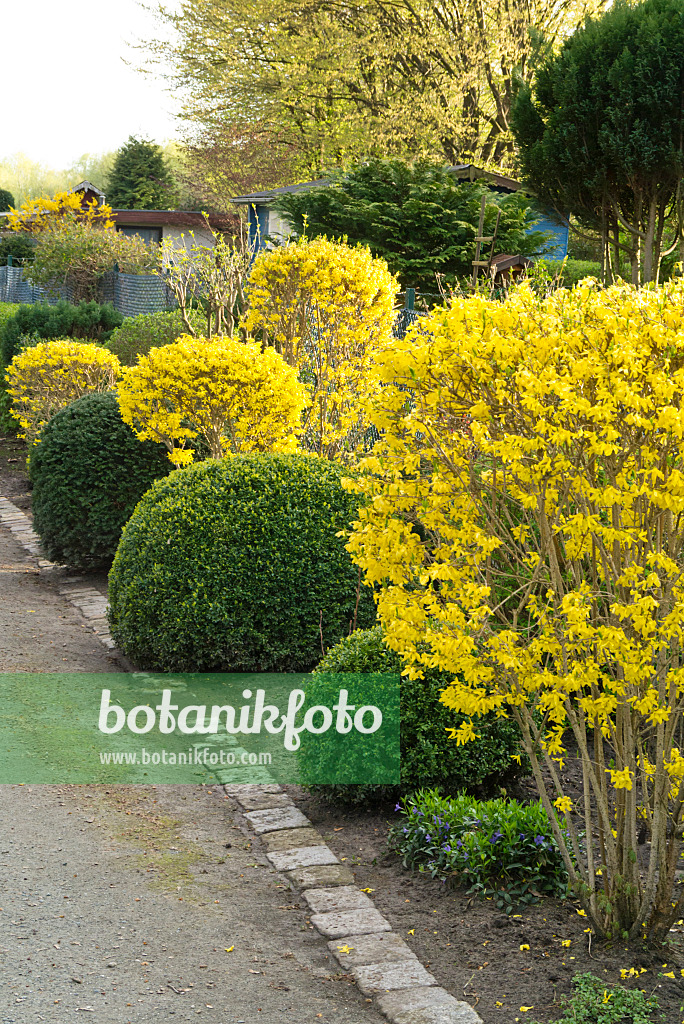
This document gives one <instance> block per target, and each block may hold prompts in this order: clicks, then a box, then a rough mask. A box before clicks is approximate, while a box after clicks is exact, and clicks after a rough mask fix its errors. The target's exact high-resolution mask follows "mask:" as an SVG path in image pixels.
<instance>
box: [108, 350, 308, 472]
mask: <svg viewBox="0 0 684 1024" xmlns="http://www.w3.org/2000/svg"><path fill="white" fill-rule="evenodd" d="M117 390H118V395H119V405H120V408H121V415H122V416H123V419H124V421H125V422H126V423H128V424H129V426H131V427H132V428H133V430H134V431H135V433H136V434H137V435H138V437H139V438H140V439H141V440H145V439H151V440H154V441H160V442H161V443H162V444H164V445H166V447H167V449H168V453H169V459H170V460H171V461H172V462H173V463H174V464H175V465H177V466H182V465H189V463H191V462H192V461H193V458H194V456H195V452H196V449H193V448H192V447H191V443H192V442H193V441H194V440H195V439H198V438H199V439H200V441H201V442H203V443H204V444H205V445H206V447H207V449H208V451H209V454H210V456H211V457H212V458H214V459H220V458H222V457H223V456H224V455H228V454H232V455H237V454H244V453H246V452H254V451H294V450H295V449H296V447H297V440H298V436H299V432H300V420H301V414H302V410H303V408H304V406H305V402H306V392H305V390H304V388H303V387H302V385H301V384H300V383H299V381H298V380H297V376H296V374H295V371H294V370H293V369H292V367H290V366H288V365H287V363H286V362H285V361H284V360H283V358H282V356H280V355H279V354H278V353H277V352H276V351H275V349H273V348H266V349H264V350H262V348H261V346H260V345H258V344H256V343H252V342H241V341H238V340H237V339H236V338H228V337H215V338H210V339H207V338H191V337H189V336H188V335H184V336H182V337H181V338H180V339H179V340H178V341H176V342H173V343H172V344H170V345H163V346H162V347H160V348H153V349H151V350H150V352H149V353H148V354H147V355H146V356H141V357H140V358H139V359H138V362H137V363H136V364H135V366H131V367H129V368H128V369H126V370H124V371H123V372H122V374H121V379H120V381H119V384H118V389H117Z"/></svg>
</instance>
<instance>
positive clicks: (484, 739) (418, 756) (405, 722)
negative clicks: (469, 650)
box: [309, 626, 530, 803]
mask: <svg viewBox="0 0 684 1024" xmlns="http://www.w3.org/2000/svg"><path fill="white" fill-rule="evenodd" d="M330 672H355V673H356V672H369V673H370V672H380V673H388V674H389V673H393V672H396V673H397V675H399V673H400V672H401V661H400V659H399V656H398V655H397V654H395V653H394V652H393V651H390V650H389V648H388V647H386V646H385V643H384V641H383V633H382V627H381V626H375V627H374V628H373V629H367V630H362V629H359V630H357V631H356V632H354V633H352V634H351V636H348V637H345V639H343V640H341V641H340V643H339V644H338V645H337V646H336V647H334V648H333V649H332V650H331V651H329V652H328V654H327V655H326V656H325V657H324V658H323V660H322V661H321V662H320V664H319V665H318V666H317V668H316V669H315V670H314V676H317V675H319V674H321V675H325V674H326V673H330ZM448 682H449V676H448V675H446V674H444V673H440V672H437V671H434V670H426V671H425V676H424V678H423V679H406V678H402V680H401V691H400V692H401V697H400V712H401V786H400V787H398V788H397V787H392V786H380V785H367V786H351V785H337V786H335V785H331V786H316V785H313V786H310V787H309V788H311V789H312V790H314V791H315V792H320V793H321V794H322V795H323V796H325V797H326V798H327V799H329V800H332V801H336V802H339V803H372V802H377V801H380V800H383V799H388V798H390V797H391V798H394V797H396V796H397V795H399V793H410V792H413V791H414V790H416V789H421V788H435V789H439V790H440V791H441V792H442V793H458V792H461V791H463V790H468V791H471V792H473V791H475V792H478V793H480V794H482V795H484V794H488V793H491V792H493V791H495V790H496V787H497V786H498V785H500V784H501V783H502V782H504V781H511V780H512V779H513V778H515V777H516V776H517V775H520V774H521V773H526V772H528V771H529V770H530V765H529V761H528V759H527V757H526V755H525V754H524V752H523V749H522V746H521V737H520V731H519V729H518V727H517V725H516V724H515V722H514V721H513V720H512V719H508V718H497V717H496V716H495V715H494V714H490V715H486V716H484V717H483V718H480V719H478V720H477V725H476V732H477V733H479V734H480V738H479V739H477V740H471V741H470V742H469V743H465V744H463V745H461V746H458V745H457V744H456V741H455V740H450V739H449V738H448V734H447V731H446V730H447V729H451V728H454V727H458V726H459V725H460V724H461V722H463V721H464V716H463V715H457V714H456V713H455V712H453V711H450V710H449V708H447V707H445V706H444V704H441V703H440V700H439V698H440V695H441V692H442V690H443V689H444V688H445V686H446V685H447V684H448ZM321 702H322V703H324V701H323V699H322V698H321ZM518 754H520V755H521V764H520V765H518V764H517V762H516V761H514V760H513V757H512V755H515V756H517V755H518Z"/></svg>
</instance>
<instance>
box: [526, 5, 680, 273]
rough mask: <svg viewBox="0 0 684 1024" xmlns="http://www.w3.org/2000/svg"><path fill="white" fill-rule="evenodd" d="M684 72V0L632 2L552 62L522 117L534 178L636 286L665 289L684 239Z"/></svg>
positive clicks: (580, 33)
mask: <svg viewBox="0 0 684 1024" xmlns="http://www.w3.org/2000/svg"><path fill="white" fill-rule="evenodd" d="M683 68H684V2H683V0H645V2H644V3H639V4H628V3H626V2H624V0H623V2H621V3H616V4H615V5H614V6H613V7H612V8H611V9H610V10H609V11H608V12H607V13H605V14H604V15H603V16H602V17H601V18H600V19H598V20H593V21H588V22H587V23H586V24H585V25H584V26H583V27H582V28H580V29H578V30H577V32H575V34H574V35H573V36H571V37H570V38H569V39H568V40H567V42H566V43H565V44H564V46H563V47H562V49H561V50H560V52H559V53H557V54H552V55H550V56H549V57H548V58H547V60H546V61H545V62H544V64H543V65H542V66H541V68H540V69H539V71H538V73H537V75H536V78H535V81H534V87H533V89H532V90H530V89H529V88H523V89H521V91H520V93H519V95H518V97H517V101H516V104H515V107H514V110H513V130H514V133H515V136H516V141H517V144H518V149H519V153H520V161H521V165H522V170H523V175H524V178H525V180H526V181H528V182H529V183H530V185H531V186H532V188H533V189H534V190H535V192H536V193H537V195H538V196H539V197H540V199H543V200H545V201H546V202H549V203H552V204H553V205H555V207H556V208H557V209H558V210H559V211H560V212H561V213H563V214H565V215H567V213H568V212H570V213H571V214H573V215H574V216H575V217H576V218H577V220H578V222H579V223H580V224H583V225H584V227H585V228H589V229H592V230H597V231H599V232H601V233H602V235H603V238H604V244H606V243H607V242H608V241H609V240H610V244H611V246H612V250H613V254H614V256H613V265H614V270H615V271H616V272H617V271H618V270H619V265H620V259H621V257H623V256H626V257H627V258H628V259H629V260H630V261H631V264H632V282H633V283H634V284H639V283H640V281H652V280H657V277H658V268H659V265H660V260H661V258H662V256H663V255H664V254H665V253H666V252H667V250H668V249H669V248H670V247H672V248H674V246H675V245H676V243H677V240H678V236H679V234H680V231H681V227H680V225H681V223H682V198H683V197H682V195H681V179H682V174H683V173H684V142H683V139H684V70H683Z"/></svg>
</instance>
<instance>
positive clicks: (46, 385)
mask: <svg viewBox="0 0 684 1024" xmlns="http://www.w3.org/2000/svg"><path fill="white" fill-rule="evenodd" d="M118 372H119V361H118V359H117V358H116V356H115V355H112V353H111V352H108V351H107V350H106V349H104V348H102V347H101V346H100V345H90V344H86V343H82V342H78V341H68V340H60V341H44V342H40V343H39V344H36V345H33V346H31V347H30V348H27V349H25V350H24V351H23V352H21V353H20V354H19V355H18V356H15V357H14V359H13V360H12V362H11V363H10V365H9V366H8V368H7V372H6V374H5V377H6V380H7V385H8V387H7V390H8V392H9V394H10V396H11V398H12V413H13V415H15V416H16V418H17V419H18V420H19V423H20V424H21V426H22V427H23V428H24V431H25V435H24V436H25V437H26V438H27V440H28V441H35V439H36V438H37V436H38V434H39V433H40V431H41V429H42V428H43V426H44V425H45V424H46V423H47V422H48V420H49V419H50V417H51V416H54V414H55V413H56V412H58V411H59V410H60V409H63V408H64V407H65V406H67V405H69V404H70V403H71V402H73V401H75V400H76V399H77V398H80V397H81V395H85V394H86V393H87V392H89V391H108V390H110V389H111V388H113V387H114V382H115V381H116V377H117V374H118Z"/></svg>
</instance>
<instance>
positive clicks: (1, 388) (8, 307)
mask: <svg viewBox="0 0 684 1024" xmlns="http://www.w3.org/2000/svg"><path fill="white" fill-rule="evenodd" d="M19 308H20V307H19V303H18V302H0V337H1V336H2V328H3V326H4V324H5V323H6V322H7V321H8V320H9V319H11V317H13V316H14V315H15V314H16V312H17V311H18V309H19ZM11 406H12V399H11V398H10V396H9V394H8V392H7V381H6V380H5V366H4V364H3V363H2V360H1V359H0V436H7V435H10V436H13V435H15V434H16V433H17V431H18V429H19V421H18V420H17V419H15V418H14V416H13V415H12V413H11V412H10V409H11Z"/></svg>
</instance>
